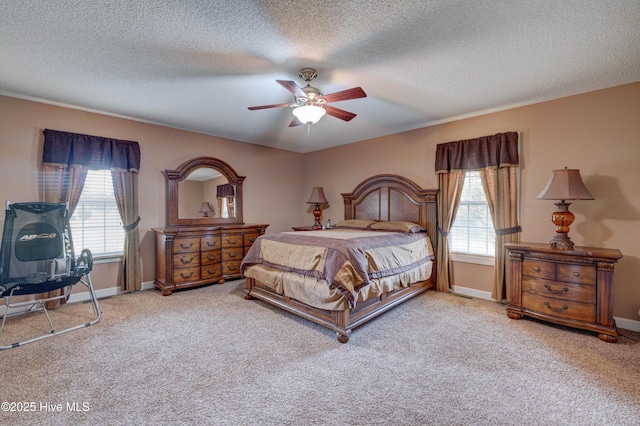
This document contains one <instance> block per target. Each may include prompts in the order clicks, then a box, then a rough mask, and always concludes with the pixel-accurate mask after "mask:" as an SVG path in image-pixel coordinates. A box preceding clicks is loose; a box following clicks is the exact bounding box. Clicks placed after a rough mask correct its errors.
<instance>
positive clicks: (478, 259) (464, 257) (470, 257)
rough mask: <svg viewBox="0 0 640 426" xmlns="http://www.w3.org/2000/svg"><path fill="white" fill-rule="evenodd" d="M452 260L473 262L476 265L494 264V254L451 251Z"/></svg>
mask: <svg viewBox="0 0 640 426" xmlns="http://www.w3.org/2000/svg"><path fill="white" fill-rule="evenodd" d="M451 260H453V261H454V262H463V263H475V264H476V265H485V266H495V257H494V256H482V255H479V254H469V253H451Z"/></svg>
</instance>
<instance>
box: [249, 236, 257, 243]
mask: <svg viewBox="0 0 640 426" xmlns="http://www.w3.org/2000/svg"><path fill="white" fill-rule="evenodd" d="M248 240H249V242H251V243H253V242H255V241H256V237H249V238H248Z"/></svg>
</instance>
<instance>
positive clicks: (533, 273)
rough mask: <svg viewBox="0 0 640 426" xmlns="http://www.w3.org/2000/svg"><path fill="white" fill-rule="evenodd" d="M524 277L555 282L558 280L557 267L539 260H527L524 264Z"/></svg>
mask: <svg viewBox="0 0 640 426" xmlns="http://www.w3.org/2000/svg"><path fill="white" fill-rule="evenodd" d="M522 275H528V276H530V277H536V278H545V279H547V280H554V279H555V278H556V265H555V264H554V263H549V262H541V261H539V260H531V259H525V260H524V261H523V262H522Z"/></svg>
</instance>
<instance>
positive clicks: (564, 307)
mask: <svg viewBox="0 0 640 426" xmlns="http://www.w3.org/2000/svg"><path fill="white" fill-rule="evenodd" d="M522 307H523V308H525V309H531V310H532V311H535V312H540V313H542V314H546V315H552V316H556V317H560V318H570V319H574V320H577V321H586V322H595V320H596V305H594V304H590V303H580V302H572V301H569V300H560V299H554V298H551V297H544V296H538V295H536V294H531V293H522Z"/></svg>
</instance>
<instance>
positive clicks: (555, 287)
mask: <svg viewBox="0 0 640 426" xmlns="http://www.w3.org/2000/svg"><path fill="white" fill-rule="evenodd" d="M522 293H530V294H537V295H539V296H544V297H553V298H555V299H562V300H570V301H574V302H582V303H596V287H595V286H593V285H582V284H574V283H563V282H558V281H550V280H543V279H540V278H533V277H526V276H525V277H522Z"/></svg>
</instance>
